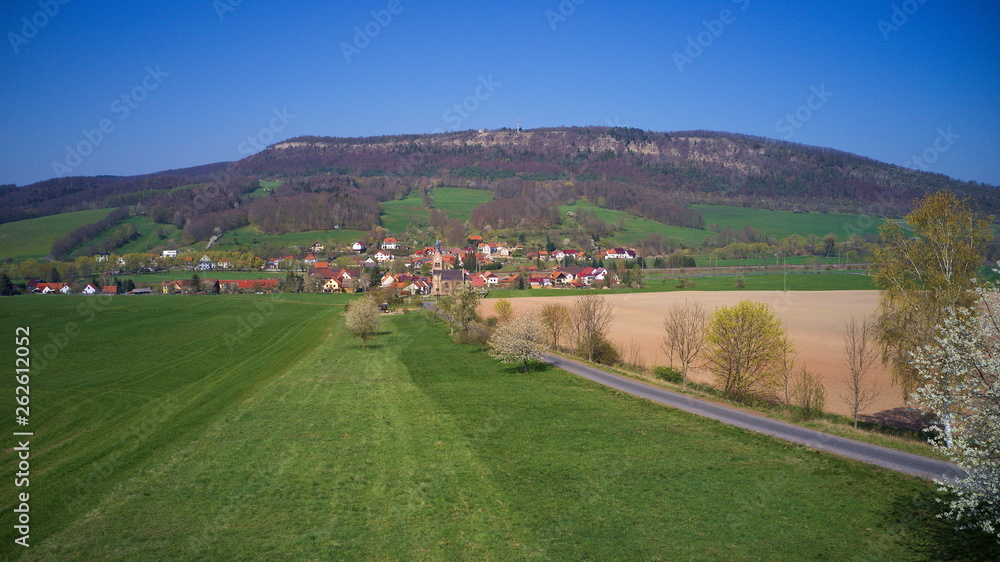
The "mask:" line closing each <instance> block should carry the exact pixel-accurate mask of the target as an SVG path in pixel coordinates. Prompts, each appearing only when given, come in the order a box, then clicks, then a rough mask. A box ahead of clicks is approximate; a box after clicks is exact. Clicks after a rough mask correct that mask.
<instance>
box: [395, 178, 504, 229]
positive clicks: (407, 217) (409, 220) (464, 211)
mask: <svg viewBox="0 0 1000 562" xmlns="http://www.w3.org/2000/svg"><path fill="white" fill-rule="evenodd" d="M431 196H432V197H433V198H434V208H435V209H440V210H442V211H444V212H445V214H446V215H448V218H452V219H458V220H460V221H463V222H464V221H467V220H469V217H470V216H471V215H472V210H473V209H475V208H476V207H478V206H480V205H482V204H483V203H486V202H488V201H490V200H492V199H493V193H492V192H490V191H485V190H482V189H466V188H461V187H436V188H434V190H433V191H432V192H431ZM382 209H383V214H382V226H384V227H385V228H387V229H388V230H389V232H392V233H394V234H402V233H403V232H406V230H407V229H409V228H410V226H424V225H426V224H427V223H428V212H429V211H428V209H427V207H424V203H423V199H422V198H421V197H420V193H419V192H417V191H412V192H410V193H409V194H408V195H407V196H406V197H405V198H403V199H400V200H398V201H386V202H384V203H382Z"/></svg>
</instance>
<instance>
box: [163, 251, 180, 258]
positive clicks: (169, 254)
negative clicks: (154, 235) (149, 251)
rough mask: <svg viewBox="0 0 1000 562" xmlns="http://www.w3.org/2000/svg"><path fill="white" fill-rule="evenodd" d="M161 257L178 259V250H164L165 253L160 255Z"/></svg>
mask: <svg viewBox="0 0 1000 562" xmlns="http://www.w3.org/2000/svg"><path fill="white" fill-rule="evenodd" d="M160 257H164V258H176V257H177V250H163V252H162V253H161V254H160Z"/></svg>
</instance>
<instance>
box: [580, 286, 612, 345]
mask: <svg viewBox="0 0 1000 562" xmlns="http://www.w3.org/2000/svg"><path fill="white" fill-rule="evenodd" d="M614 318H615V307H614V306H612V304H611V303H610V302H608V301H607V299H605V298H604V297H602V296H601V295H594V294H590V295H583V296H581V297H577V299H576V300H575V301H573V313H572V324H571V326H572V330H573V332H575V335H576V346H577V349H578V350H579V351H580V353H582V354H584V355H586V356H587V360H588V361H593V360H594V352H595V351H598V349H599V348H600V347H601V345H602V344H603V343H605V342H607V339H606V335H605V334H606V332H607V331H608V328H609V327H610V326H611V322H612V321H613V320H614Z"/></svg>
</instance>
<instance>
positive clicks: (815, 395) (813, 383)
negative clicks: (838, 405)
mask: <svg viewBox="0 0 1000 562" xmlns="http://www.w3.org/2000/svg"><path fill="white" fill-rule="evenodd" d="M792 396H793V397H794V398H795V403H796V405H798V406H799V408H802V416H803V417H805V419H812V418H815V417H818V416H820V415H821V414H822V413H823V406H824V405H825V404H826V387H824V386H823V383H821V382H820V381H819V377H817V376H816V375H814V374H812V373H810V372H809V371H808V370H807V369H806V368H805V367H802V369H801V370H800V371H799V380H798V381H797V382H796V383H795V389H794V390H793V391H792Z"/></svg>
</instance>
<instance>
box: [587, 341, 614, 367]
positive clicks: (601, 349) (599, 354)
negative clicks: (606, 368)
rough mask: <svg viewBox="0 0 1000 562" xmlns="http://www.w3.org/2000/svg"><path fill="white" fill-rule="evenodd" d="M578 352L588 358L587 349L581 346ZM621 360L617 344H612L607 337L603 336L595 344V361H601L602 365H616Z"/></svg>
mask: <svg viewBox="0 0 1000 562" xmlns="http://www.w3.org/2000/svg"><path fill="white" fill-rule="evenodd" d="M577 353H578V354H579V355H580V356H581V357H584V358H586V357H587V353H586V350H585V349H584V348H583V347H582V346H581V347H579V348H578V349H577ZM619 361H621V356H619V355H618V350H617V349H615V346H614V345H612V344H611V342H609V341H608V340H607V339H605V338H601V339H600V340H599V341H598V342H597V343H596V344H595V345H594V362H595V363H600V364H601V365H614V364H616V363H618V362H619Z"/></svg>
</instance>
